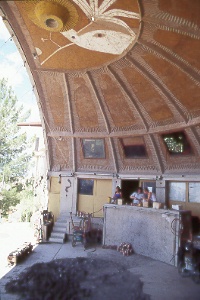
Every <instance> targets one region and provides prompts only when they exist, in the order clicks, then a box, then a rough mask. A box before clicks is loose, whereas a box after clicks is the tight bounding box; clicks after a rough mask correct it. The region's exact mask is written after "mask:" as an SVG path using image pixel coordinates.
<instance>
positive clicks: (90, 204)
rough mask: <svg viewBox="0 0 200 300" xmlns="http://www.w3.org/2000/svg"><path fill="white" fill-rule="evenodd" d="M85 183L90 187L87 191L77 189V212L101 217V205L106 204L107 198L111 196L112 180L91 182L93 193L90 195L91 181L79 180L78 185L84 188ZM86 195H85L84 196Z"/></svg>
mask: <svg viewBox="0 0 200 300" xmlns="http://www.w3.org/2000/svg"><path fill="white" fill-rule="evenodd" d="M84 180H85V184H86V185H87V183H88V184H89V185H90V188H89V189H87V188H86V189H85V190H84V189H83V190H82V191H81V190H80V188H79V191H78V211H82V212H86V213H92V214H93V216H94V217H102V216H103V205H104V204H105V203H108V197H109V196H110V195H111V194H112V180H109V179H95V180H92V181H93V191H92V195H91V180H88V179H81V182H80V181H79V185H80V184H81V185H83V186H84ZM86 193H87V194H86Z"/></svg>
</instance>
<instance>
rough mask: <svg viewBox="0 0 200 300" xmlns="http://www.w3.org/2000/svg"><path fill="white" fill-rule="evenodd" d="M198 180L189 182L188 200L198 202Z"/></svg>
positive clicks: (199, 184)
mask: <svg viewBox="0 0 200 300" xmlns="http://www.w3.org/2000/svg"><path fill="white" fill-rule="evenodd" d="M199 191H200V182H189V202H192V203H194V202H195V203H200V194H199Z"/></svg>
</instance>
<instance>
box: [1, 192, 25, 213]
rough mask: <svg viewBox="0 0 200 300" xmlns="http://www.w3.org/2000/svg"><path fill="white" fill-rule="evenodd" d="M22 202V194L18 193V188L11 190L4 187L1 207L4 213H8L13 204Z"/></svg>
mask: <svg viewBox="0 0 200 300" xmlns="http://www.w3.org/2000/svg"><path fill="white" fill-rule="evenodd" d="M19 202H20V195H19V193H17V189H16V188H11V189H9V190H6V189H3V190H2V191H1V201H0V203H1V209H2V215H4V216H5V215H6V214H7V213H8V211H9V209H10V207H11V206H16V205H17V204H18V203H19Z"/></svg>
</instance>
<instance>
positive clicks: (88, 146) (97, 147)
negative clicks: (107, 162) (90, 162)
mask: <svg viewBox="0 0 200 300" xmlns="http://www.w3.org/2000/svg"><path fill="white" fill-rule="evenodd" d="M82 146H83V153H84V157H85V158H105V146H104V140H103V139H83V140H82Z"/></svg>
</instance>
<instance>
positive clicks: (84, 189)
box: [78, 179, 94, 195]
mask: <svg viewBox="0 0 200 300" xmlns="http://www.w3.org/2000/svg"><path fill="white" fill-rule="evenodd" d="M93 188H94V180H93V179H79V181H78V193H79V194H81V195H93Z"/></svg>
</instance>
